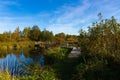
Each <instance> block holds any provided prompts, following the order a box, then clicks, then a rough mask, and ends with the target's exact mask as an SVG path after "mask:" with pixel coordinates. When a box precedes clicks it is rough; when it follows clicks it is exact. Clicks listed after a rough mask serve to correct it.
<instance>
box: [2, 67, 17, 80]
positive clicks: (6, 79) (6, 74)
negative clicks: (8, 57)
mask: <svg viewBox="0 0 120 80" xmlns="http://www.w3.org/2000/svg"><path fill="white" fill-rule="evenodd" d="M0 80H15V78H14V77H13V76H11V75H10V74H9V72H8V70H7V69H6V71H5V72H2V71H0Z"/></svg>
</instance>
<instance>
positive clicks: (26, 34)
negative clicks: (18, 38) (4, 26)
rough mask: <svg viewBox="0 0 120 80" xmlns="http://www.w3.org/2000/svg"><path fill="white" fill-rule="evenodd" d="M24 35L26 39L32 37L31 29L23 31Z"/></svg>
mask: <svg viewBox="0 0 120 80" xmlns="http://www.w3.org/2000/svg"><path fill="white" fill-rule="evenodd" d="M23 35H24V37H25V38H28V37H29V35H30V27H25V28H24V30H23Z"/></svg>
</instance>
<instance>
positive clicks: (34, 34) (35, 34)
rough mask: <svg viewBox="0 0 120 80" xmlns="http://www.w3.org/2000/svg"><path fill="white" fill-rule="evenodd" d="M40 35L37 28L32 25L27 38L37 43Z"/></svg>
mask: <svg viewBox="0 0 120 80" xmlns="http://www.w3.org/2000/svg"><path fill="white" fill-rule="evenodd" d="M40 33H41V31H40V29H39V27H38V26H37V25H34V26H33V27H32V29H31V30H30V35H29V37H30V39H32V40H35V41H39V40H40Z"/></svg>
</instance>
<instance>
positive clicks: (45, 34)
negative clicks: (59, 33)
mask: <svg viewBox="0 0 120 80" xmlns="http://www.w3.org/2000/svg"><path fill="white" fill-rule="evenodd" d="M41 40H42V41H53V40H54V35H53V33H52V32H50V31H48V30H46V29H44V30H43V31H42V33H41Z"/></svg>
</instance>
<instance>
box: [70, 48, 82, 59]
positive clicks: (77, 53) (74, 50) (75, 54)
mask: <svg viewBox="0 0 120 80" xmlns="http://www.w3.org/2000/svg"><path fill="white" fill-rule="evenodd" d="M80 54H81V52H80V47H78V48H77V47H73V48H72V51H71V52H70V53H69V55H68V57H69V58H77V57H79V56H80Z"/></svg>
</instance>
